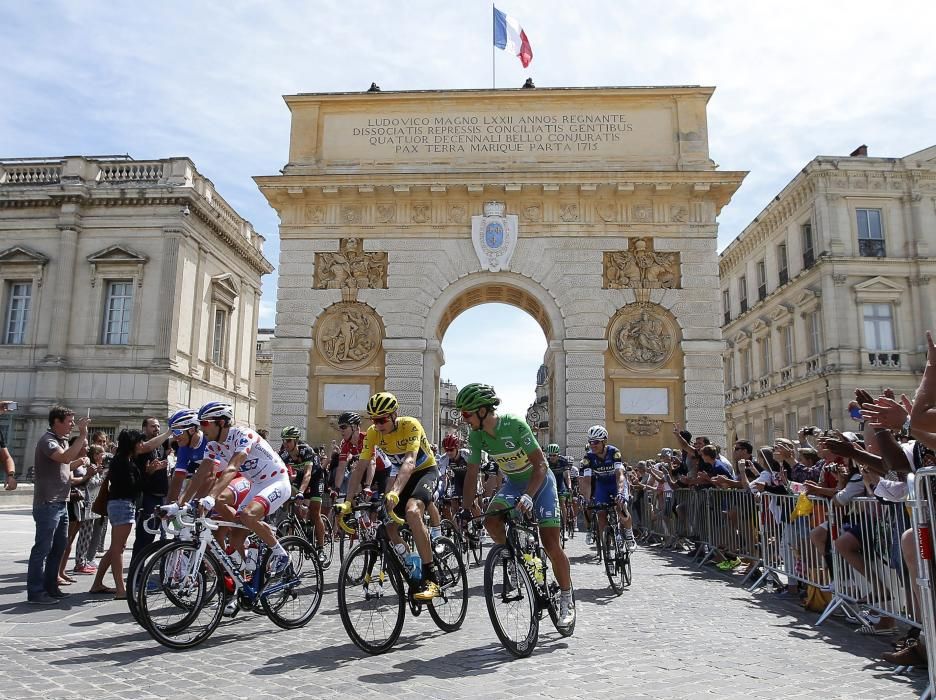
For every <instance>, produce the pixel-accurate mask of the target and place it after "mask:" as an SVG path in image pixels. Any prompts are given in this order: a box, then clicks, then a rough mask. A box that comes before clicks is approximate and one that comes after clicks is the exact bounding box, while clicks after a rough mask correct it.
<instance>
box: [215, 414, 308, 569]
mask: <svg viewBox="0 0 936 700" xmlns="http://www.w3.org/2000/svg"><path fill="white" fill-rule="evenodd" d="M198 419H199V424H200V426H201V429H202V431H203V432H204V433H205V437H206V438H207V439H208V447H207V448H206V449H205V456H206V457H207V458H209V459H212V460H214V462H215V464H216V468H215V470H216V477H217V478H216V479H215V483H214V485H213V486H212V488H211V491H210V492H209V494H208V495H207V496H205V497H204V498H202V499H201V505H202V506H203V507H204V509H205V510H206V511H210V510H211V509H212V508H213V507H214V505H215V502H216V501H217V500H220V502H221V503H223V504H224V505H227V506H230V507H231V508H233V509H234V511H235V512H236V513H237V519H238V520H239V521H240V522H241V523H243V524H244V525H245V526H247V527H248V528H249V529H250V530H251V531H253V532H254V533H256V535H257V536H258V537H259V538H260V539H261V540H263V542H264V543H265V544H266V545H267V546H268V547H270V549H272V550H273V556H272V557H271V558H270V562H271V565H270V566H271V570H272V572H273V573H279V572H281V571H282V570H283V569H285V568H286V566H287V565H288V563H289V555H288V554H287V553H286V550H285V549H283V547H282V545H280V543H279V541H278V540H277V539H276V535H275V533H274V532H273V528H271V527H270V526H269V525H267V524H266V523H265V522H263V518H264V517H266V516H268V515H271V514H272V513H275V512H276V510H277V509H278V508H279V507H280V506H281V505H282V504H283V503H285V502H286V501H287V500H288V499H289V497H290V496H291V495H292V488H291V484H290V481H289V472H288V471H287V469H286V465H285V464H283V460H281V459H280V457H279V455H278V454H276V452H275V451H274V450H273V448H272V447H271V446H270V444H269V443H268V442H267V441H266V440H264V439H263V438H262V437H260V435H259V434H257V432H256V431H255V430H251V429H250V428H245V427H241V426H236V425H232V421H233V420H234V408H233V406H231V405H230V404H226V403H223V402H220V401H212V402H211V403H207V404H205V405H204V406H202V407H201V409H200V410H199V411H198ZM238 477H243V479H245V480H246V481H248V482H249V483H250V488H249V489H238V490H237V491H231V490H230V489H228V488H227V486H228V484H229V483H231V482H232V481H234V479H236V478H238ZM229 500H230V501H233V502H227V501H229ZM233 539H234V538H233V536H232V540H233ZM232 544H233V543H232ZM239 548H240V547H239Z"/></svg>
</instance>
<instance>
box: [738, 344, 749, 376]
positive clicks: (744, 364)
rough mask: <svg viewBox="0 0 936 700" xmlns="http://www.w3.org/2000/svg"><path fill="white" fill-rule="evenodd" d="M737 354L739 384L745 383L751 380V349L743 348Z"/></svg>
mask: <svg viewBox="0 0 936 700" xmlns="http://www.w3.org/2000/svg"><path fill="white" fill-rule="evenodd" d="M738 355H739V359H740V361H741V362H740V364H741V384H747V383H748V382H750V381H751V349H750V348H744V349H743V350H741V351H740V352H739V353H738Z"/></svg>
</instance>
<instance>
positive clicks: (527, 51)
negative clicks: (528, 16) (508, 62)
mask: <svg viewBox="0 0 936 700" xmlns="http://www.w3.org/2000/svg"><path fill="white" fill-rule="evenodd" d="M494 46H496V47H497V48H499V49H503V50H504V51H507V52H509V53H512V54H513V55H514V56H517V57H519V58H520V63H522V64H523V67H524V68H526V67H527V66H528V65H530V61H532V60H533V49H532V48H531V47H530V40H529V39H527V35H526V33H525V32H524V31H523V27H521V26H520V23H519V22H518V21H517V20H515V19H514V18H513V17H511V16H509V15H507V14H506V13H504V12H501V11H500V10H498V9H497V8H496V7H495V8H494Z"/></svg>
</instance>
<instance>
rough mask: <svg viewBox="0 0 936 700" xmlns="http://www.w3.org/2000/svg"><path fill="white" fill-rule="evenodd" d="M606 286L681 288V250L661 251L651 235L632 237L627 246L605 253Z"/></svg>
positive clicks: (620, 287)
mask: <svg viewBox="0 0 936 700" xmlns="http://www.w3.org/2000/svg"><path fill="white" fill-rule="evenodd" d="M602 286H603V287H604V288H605V289H679V287H680V286H681V285H680V279H679V253H658V252H657V251H655V250H653V239H652V238H630V239H628V249H627V250H620V251H611V252H606V253H605V254H604V282H603V284H602Z"/></svg>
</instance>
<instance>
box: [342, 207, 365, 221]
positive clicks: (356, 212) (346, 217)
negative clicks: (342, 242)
mask: <svg viewBox="0 0 936 700" xmlns="http://www.w3.org/2000/svg"><path fill="white" fill-rule="evenodd" d="M341 221H342V223H344V224H359V223H361V208H360V207H342V208H341Z"/></svg>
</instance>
